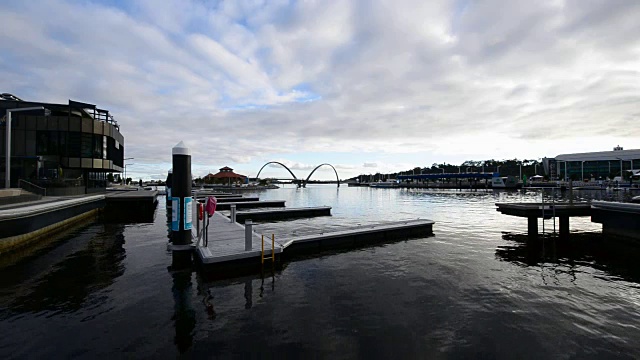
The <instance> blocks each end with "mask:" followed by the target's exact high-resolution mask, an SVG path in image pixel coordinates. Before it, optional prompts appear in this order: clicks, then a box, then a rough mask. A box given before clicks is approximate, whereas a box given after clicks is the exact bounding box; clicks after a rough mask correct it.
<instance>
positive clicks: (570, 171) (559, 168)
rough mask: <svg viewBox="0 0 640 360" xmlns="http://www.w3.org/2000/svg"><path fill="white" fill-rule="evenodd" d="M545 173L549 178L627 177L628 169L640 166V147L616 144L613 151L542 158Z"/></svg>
mask: <svg viewBox="0 0 640 360" xmlns="http://www.w3.org/2000/svg"><path fill="white" fill-rule="evenodd" d="M542 163H543V167H544V171H545V174H546V175H548V176H549V178H550V179H556V180H558V179H567V178H568V179H573V180H580V179H583V180H584V179H596V180H606V179H613V178H614V177H616V176H622V178H623V179H628V178H629V175H630V173H631V172H630V170H636V169H638V168H640V149H635V150H624V149H623V148H622V147H620V146H616V147H615V148H614V149H613V151H599V152H589V153H577V154H562V155H558V156H556V157H555V158H543V159H542Z"/></svg>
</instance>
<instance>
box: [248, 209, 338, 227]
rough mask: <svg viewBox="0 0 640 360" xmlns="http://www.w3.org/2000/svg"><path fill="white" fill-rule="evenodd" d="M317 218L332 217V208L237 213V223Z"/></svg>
mask: <svg viewBox="0 0 640 360" xmlns="http://www.w3.org/2000/svg"><path fill="white" fill-rule="evenodd" d="M315 216H331V206H317V207H301V208H287V209H269V210H254V211H238V212H236V221H237V222H239V223H244V221H245V220H247V219H251V220H253V221H260V220H283V219H295V218H301V217H315Z"/></svg>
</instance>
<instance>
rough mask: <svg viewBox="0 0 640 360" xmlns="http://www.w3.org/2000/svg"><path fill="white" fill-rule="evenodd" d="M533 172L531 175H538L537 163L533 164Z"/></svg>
mask: <svg viewBox="0 0 640 360" xmlns="http://www.w3.org/2000/svg"><path fill="white" fill-rule="evenodd" d="M533 172H535V174H533V175H538V163H536V164H535V166H534V170H533Z"/></svg>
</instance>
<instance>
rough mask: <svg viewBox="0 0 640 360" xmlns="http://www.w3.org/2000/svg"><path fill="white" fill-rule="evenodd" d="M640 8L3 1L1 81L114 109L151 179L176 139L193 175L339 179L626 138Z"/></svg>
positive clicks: (140, 172)
mask: <svg viewBox="0 0 640 360" xmlns="http://www.w3.org/2000/svg"><path fill="white" fill-rule="evenodd" d="M639 19H640V1H636V0H628V1H624V0H602V1H592V0H573V1H569V0H567V1H563V0H551V1H530V0H524V1H519V0H509V1H490V0H488V1H467V0H460V1H435V0H433V1H370V0H362V1H355V0H354V1H337V0H331V1H282V0H269V1H266V0H265V1H258V0H256V1H207V0H194V1H187V0H163V1H155V0H141V1H125V0H122V1H120V0H103V1H86V0H85V1H64V0H39V1H29V0H17V1H13V0H9V1H7V0H3V1H2V6H1V8H0V24H1V26H0V92H9V93H13V94H15V95H17V96H18V97H21V98H22V99H25V100H33V101H46V102H60V103H66V102H67V100H68V99H73V100H77V101H83V102H88V103H93V104H97V105H98V106H99V107H100V108H104V109H108V110H110V111H111V112H112V113H113V114H114V116H115V117H116V119H117V121H118V122H119V123H120V125H121V131H122V133H123V134H124V136H125V146H126V156H127V157H134V158H135V160H131V161H130V162H131V163H134V165H131V166H130V167H129V168H128V172H129V173H130V174H131V175H132V176H133V177H134V178H138V177H142V178H144V179H150V178H164V177H165V176H166V171H167V169H168V168H170V167H171V164H170V163H171V147H172V146H173V145H175V144H176V143H178V142H179V141H181V140H183V141H185V143H186V144H187V145H188V146H190V147H191V149H192V153H193V159H192V161H193V164H194V171H193V172H194V175H204V174H206V173H208V172H209V171H211V172H214V173H215V172H216V171H217V169H218V168H220V167H222V166H225V165H228V166H231V167H233V168H235V169H236V171H237V172H239V173H243V174H246V175H250V176H255V174H256V173H257V171H258V169H260V167H261V166H262V165H263V164H264V163H265V162H267V161H273V160H275V161H281V162H284V163H286V164H288V165H292V167H293V169H294V172H295V173H296V174H297V175H299V176H305V177H306V175H307V174H308V173H309V171H310V169H312V168H313V167H314V166H315V165H317V164H321V163H324V162H328V163H331V164H333V165H335V166H336V168H337V169H338V172H339V173H340V176H341V177H342V178H346V177H349V176H353V175H357V174H359V173H375V172H391V171H398V170H404V169H408V168H411V167H413V166H425V165H431V164H432V163H434V162H448V163H454V164H457V163H460V162H462V161H464V160H471V159H474V160H480V159H490V158H494V159H504V158H516V157H517V158H528V159H536V158H541V157H543V156H556V155H558V154H561V153H570V152H582V151H604V150H611V149H612V148H613V147H614V146H616V145H618V144H619V145H621V146H623V147H625V149H631V148H639V147H640V146H638V143H639V140H640V36H638V34H640V21H639ZM328 170H330V169H328ZM265 172H266V175H273V176H279V175H282V177H285V175H286V174H287V173H286V171H285V170H283V169H280V168H270V167H269V168H267V169H265ZM316 174H318V178H330V177H331V175H332V174H333V173H332V172H329V171H324V170H323V171H318V172H317V173H316ZM314 177H315V176H314Z"/></svg>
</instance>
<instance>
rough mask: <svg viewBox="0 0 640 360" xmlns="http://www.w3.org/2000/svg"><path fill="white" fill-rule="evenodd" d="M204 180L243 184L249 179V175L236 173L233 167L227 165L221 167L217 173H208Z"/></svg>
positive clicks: (207, 181) (212, 182)
mask: <svg viewBox="0 0 640 360" xmlns="http://www.w3.org/2000/svg"><path fill="white" fill-rule="evenodd" d="M204 181H205V182H206V183H209V184H228V185H231V184H237V183H241V184H242V183H245V182H246V181H247V177H246V176H244V175H240V174H236V173H234V172H233V169H232V168H230V167H228V166H225V167H223V168H221V169H220V171H219V172H218V173H217V174H208V175H207V176H205V177H204Z"/></svg>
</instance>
